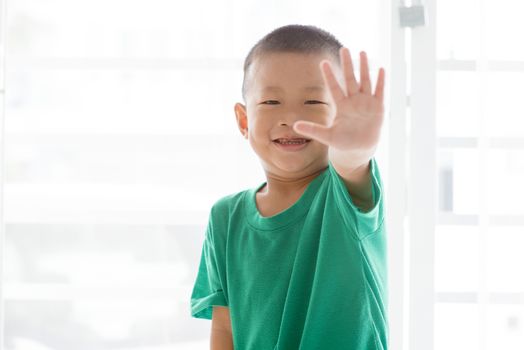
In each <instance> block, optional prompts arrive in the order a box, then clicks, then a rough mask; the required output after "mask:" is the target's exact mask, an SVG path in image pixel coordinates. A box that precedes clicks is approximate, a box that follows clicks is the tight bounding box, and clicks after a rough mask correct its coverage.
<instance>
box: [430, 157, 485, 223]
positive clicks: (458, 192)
mask: <svg viewBox="0 0 524 350" xmlns="http://www.w3.org/2000/svg"><path fill="white" fill-rule="evenodd" d="M437 157H438V166H439V168H438V171H439V174H438V180H439V192H438V193H439V209H440V211H442V212H452V213H454V214H477V213H478V201H479V156H478V152H477V150H476V149H452V150H445V149H441V150H439V152H438V154H437Z"/></svg>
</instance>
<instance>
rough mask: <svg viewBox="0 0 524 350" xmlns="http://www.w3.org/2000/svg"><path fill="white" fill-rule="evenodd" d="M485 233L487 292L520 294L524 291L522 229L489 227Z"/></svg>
mask: <svg viewBox="0 0 524 350" xmlns="http://www.w3.org/2000/svg"><path fill="white" fill-rule="evenodd" d="M487 233H488V234H487V261H486V268H487V276H486V277H487V286H488V290H489V291H491V292H515V293H521V292H522V291H524V278H523V276H524V275H523V273H522V267H523V266H524V254H522V247H524V229H523V228H522V227H489V228H488V230H487Z"/></svg>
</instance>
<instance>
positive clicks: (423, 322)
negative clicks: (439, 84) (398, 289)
mask: <svg viewBox="0 0 524 350" xmlns="http://www.w3.org/2000/svg"><path fill="white" fill-rule="evenodd" d="M423 5H424V6H425V8H426V15H427V17H426V24H425V26H420V27H414V28H412V30H411V31H412V32H411V34H412V42H411V96H410V106H411V119H410V124H411V129H410V135H409V152H410V155H409V163H410V164H409V182H410V186H409V188H410V191H409V194H408V208H409V215H410V217H409V235H410V238H409V240H410V253H409V254H410V262H411V263H410V285H409V286H410V287H409V294H410V308H409V310H410V312H409V324H410V327H409V349H410V350H419V349H424V350H432V349H433V347H434V346H433V324H434V247H435V243H434V242H435V223H436V214H437V212H436V210H437V206H436V203H437V176H436V174H437V170H436V166H437V165H436V159H437V158H436V149H437V148H436V144H437V142H436V136H437V135H436V120H435V114H436V111H435V107H436V105H435V99H436V68H437V66H436V23H435V20H436V14H435V10H436V8H435V7H436V3H435V0H425V1H424V2H423Z"/></svg>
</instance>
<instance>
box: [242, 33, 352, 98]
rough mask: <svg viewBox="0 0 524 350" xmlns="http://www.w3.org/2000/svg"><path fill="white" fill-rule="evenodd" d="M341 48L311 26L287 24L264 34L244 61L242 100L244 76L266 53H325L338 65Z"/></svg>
mask: <svg viewBox="0 0 524 350" xmlns="http://www.w3.org/2000/svg"><path fill="white" fill-rule="evenodd" d="M341 47H342V44H341V43H340V41H338V39H337V38H335V36H334V35H333V34H331V33H329V32H327V31H325V30H324V29H321V28H319V27H316V26H313V25H301V24H289V25H285V26H282V27H279V28H277V29H274V30H273V31H272V32H270V33H268V34H266V35H265V36H264V37H263V38H262V39H260V40H259V41H258V42H257V43H256V44H255V46H253V47H252V48H251V50H250V51H249V53H248V55H247V57H246V59H245V60H244V77H243V80H242V98H243V99H244V102H245V101H246V91H247V86H246V85H247V84H246V75H247V73H248V70H249V67H250V66H251V64H252V63H253V61H254V60H255V58H257V57H259V56H262V55H263V54H266V53H274V52H295V53H304V54H323V53H327V54H329V55H331V56H333V58H334V59H335V61H336V62H337V63H338V64H340V57H339V50H340V48H341Z"/></svg>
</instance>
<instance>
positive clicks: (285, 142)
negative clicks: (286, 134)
mask: <svg viewBox="0 0 524 350" xmlns="http://www.w3.org/2000/svg"><path fill="white" fill-rule="evenodd" d="M277 142H278V143H280V144H283V145H301V144H303V143H306V140H296V141H283V140H277Z"/></svg>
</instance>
